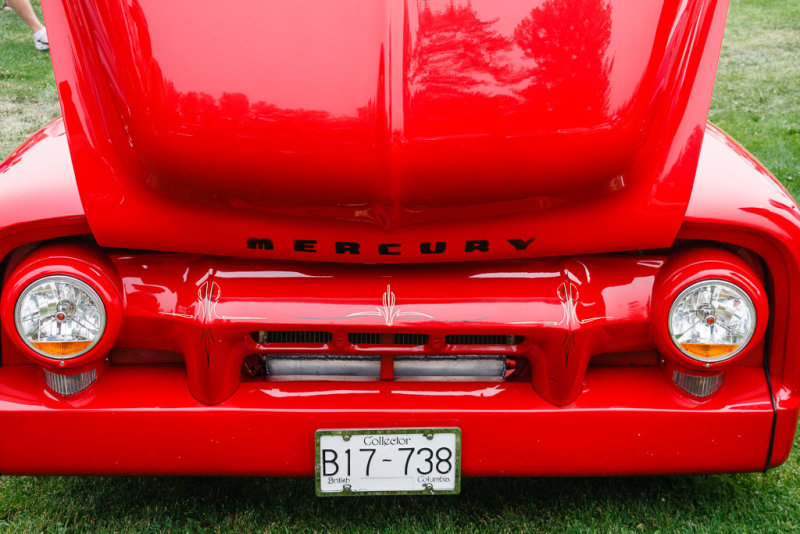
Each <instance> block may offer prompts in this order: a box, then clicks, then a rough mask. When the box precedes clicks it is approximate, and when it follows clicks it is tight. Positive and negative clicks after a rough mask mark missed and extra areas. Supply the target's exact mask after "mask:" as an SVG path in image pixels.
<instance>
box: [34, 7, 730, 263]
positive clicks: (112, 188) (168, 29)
mask: <svg viewBox="0 0 800 534" xmlns="http://www.w3.org/2000/svg"><path fill="white" fill-rule="evenodd" d="M44 4H45V13H46V16H47V25H48V32H49V33H50V39H51V43H52V49H53V62H54V65H55V72H56V79H57V82H58V89H59V95H60V97H61V101H62V107H63V111H64V116H65V120H66V125H67V133H68V136H69V140H70V149H71V152H72V157H73V162H74V166H75V171H76V177H77V181H78V187H79V189H80V193H81V199H82V201H83V204H84V208H85V210H86V214H87V217H88V220H89V223H90V225H91V228H92V231H93V233H94V234H95V236H96V238H97V240H98V242H99V243H100V244H101V245H105V246H112V247H127V248H141V249H153V250H174V251H185V252H205V253H215V254H225V255H241V256H248V255H252V256H257V257H273V258H275V257H277V258H292V257H293V258H297V257H300V258H304V259H312V260H339V261H352V260H357V261H396V262H397V261H431V260H461V259H471V258H477V257H479V258H480V259H486V258H489V257H491V258H507V257H519V256H540V255H553V254H573V253H588V252H607V251H615V250H630V249H644V248H656V247H664V246H668V245H669V244H671V242H672V240H673V239H674V237H675V235H676V233H677V230H678V227H679V225H680V222H681V220H682V217H683V214H684V211H685V209H686V206H687V203H688V199H689V195H690V193H691V188H692V182H693V178H694V171H695V167H696V163H697V158H698V155H699V150H700V142H701V139H702V132H703V128H704V126H705V121H706V116H707V113H708V104H709V100H710V95H711V90H712V85H713V77H714V73H715V67H716V62H717V57H718V53H719V45H720V41H721V36H722V28H723V24H724V16H725V9H726V7H727V1H726V0H721V1H716V0H663V2H657V1H647V2H643V1H641V0H517V1H503V2H498V1H496V0H471V1H468V0H455V1H452V0H416V1H414V0H405V1H404V0H370V1H360V0H303V1H295V2H263V1H252V2H242V3H241V4H242V5H241V6H240V7H237V9H227V8H224V7H223V8H220V6H219V5H218V6H216V7H214V8H211V9H208V8H203V7H200V6H199V5H198V4H197V2H190V1H187V0H170V1H167V2H165V1H161V0H129V1H123V0H93V1H88V0H86V1H82V2H73V1H67V0H45V1H44ZM337 243H339V245H337ZM343 243H344V244H345V245H343ZM426 243H431V244H430V245H426ZM437 243H439V244H438V245H437ZM442 243H444V245H442ZM355 252H358V255H355V254H354V253H355ZM437 252H438V253H437Z"/></svg>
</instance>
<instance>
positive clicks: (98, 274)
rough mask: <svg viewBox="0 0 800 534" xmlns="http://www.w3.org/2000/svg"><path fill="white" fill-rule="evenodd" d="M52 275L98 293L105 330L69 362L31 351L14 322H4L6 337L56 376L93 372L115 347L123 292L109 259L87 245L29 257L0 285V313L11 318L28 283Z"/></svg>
mask: <svg viewBox="0 0 800 534" xmlns="http://www.w3.org/2000/svg"><path fill="white" fill-rule="evenodd" d="M52 275H65V276H70V277H73V278H77V279H78V280H80V281H82V282H85V283H86V284H87V285H89V286H90V287H91V288H92V289H94V290H95V291H97V293H98V295H99V296H100V298H101V299H102V301H103V305H104V307H105V312H106V321H105V323H106V324H105V330H104V331H103V334H102V337H101V339H100V341H99V342H98V343H97V345H95V346H94V347H93V348H92V349H91V350H89V351H88V352H86V353H85V354H82V355H80V356H78V357H75V358H71V359H62V360H55V359H53V358H47V357H45V356H42V355H41V354H38V353H37V352H35V351H33V350H31V349H30V348H29V347H28V346H27V345H26V344H25V342H24V341H22V339H21V338H20V336H19V334H17V331H16V327H15V324H14V320H13V319H12V320H5V321H3V325H2V326H3V330H4V332H5V335H6V337H7V338H8V339H9V340H11V342H12V343H14V344H15V345H16V346H17V348H18V349H19V350H20V351H21V352H22V353H23V354H25V356H27V357H28V358H30V359H31V360H33V361H34V362H36V363H38V364H39V365H41V366H42V367H44V368H46V369H48V370H50V371H53V372H59V373H65V374H73V373H78V372H84V371H86V370H88V369H90V368H96V367H97V366H98V361H100V360H104V359H105V358H106V356H107V355H108V353H109V352H111V350H112V349H113V348H114V347H115V345H116V343H117V338H118V337H119V332H120V328H121V326H122V291H121V284H120V282H119V277H118V276H117V274H116V271H115V270H114V266H113V265H112V264H111V262H110V261H109V259H108V257H107V256H105V255H104V254H102V253H101V252H100V251H99V250H98V249H97V248H96V247H94V246H91V245H88V244H81V243H79V244H72V243H70V244H64V245H50V246H44V247H41V248H38V249H36V250H35V251H34V252H32V253H31V254H30V255H28V256H27V257H26V258H25V259H24V260H23V261H21V262H20V264H19V265H18V266H17V267H16V269H15V270H14V271H13V272H12V273H11V275H10V276H9V277H8V279H7V280H6V282H5V284H4V285H3V291H2V299H0V306H1V307H0V309H2V315H3V316H4V317H8V318H12V317H14V309H15V306H16V304H17V300H18V299H19V296H20V294H21V293H22V292H23V291H24V290H25V288H26V287H28V286H29V285H30V284H31V283H33V282H35V281H36V280H38V279H40V278H44V277H46V276H52Z"/></svg>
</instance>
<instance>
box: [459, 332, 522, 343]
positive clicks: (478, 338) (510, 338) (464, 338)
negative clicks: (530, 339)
mask: <svg viewBox="0 0 800 534" xmlns="http://www.w3.org/2000/svg"><path fill="white" fill-rule="evenodd" d="M524 339H525V337H523V336H515V335H506V334H451V335H449V336H445V338H444V340H445V342H446V343H447V344H448V345H519V344H520V343H522V341H523V340H524Z"/></svg>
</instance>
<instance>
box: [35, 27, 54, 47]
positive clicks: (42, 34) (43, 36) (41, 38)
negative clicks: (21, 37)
mask: <svg viewBox="0 0 800 534" xmlns="http://www.w3.org/2000/svg"><path fill="white" fill-rule="evenodd" d="M33 45H34V46H35V47H36V50H50V42H49V41H48V40H47V29H46V28H42V29H41V30H39V31H38V32H36V33H34V34H33Z"/></svg>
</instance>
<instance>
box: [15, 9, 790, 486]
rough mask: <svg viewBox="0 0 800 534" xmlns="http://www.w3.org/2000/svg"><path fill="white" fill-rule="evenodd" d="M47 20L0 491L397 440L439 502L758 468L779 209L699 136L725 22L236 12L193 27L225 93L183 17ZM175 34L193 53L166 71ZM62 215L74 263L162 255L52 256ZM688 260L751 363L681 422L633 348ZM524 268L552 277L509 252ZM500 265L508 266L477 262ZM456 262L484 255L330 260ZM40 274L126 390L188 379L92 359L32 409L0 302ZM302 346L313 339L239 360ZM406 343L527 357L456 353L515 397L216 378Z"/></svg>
mask: <svg viewBox="0 0 800 534" xmlns="http://www.w3.org/2000/svg"><path fill="white" fill-rule="evenodd" d="M44 3H45V9H46V16H47V22H48V29H49V31H50V32H51V39H52V40H53V43H52V44H53V59H54V63H55V68H56V77H57V82H58V86H59V94H60V96H61V99H62V106H63V109H64V113H65V118H66V128H67V131H68V134H69V150H68V148H67V139H66V137H65V135H64V126H63V124H62V122H61V121H55V122H54V123H52V124H51V125H50V126H48V127H47V128H45V129H44V130H43V131H42V132H40V133H39V134H37V135H36V136H34V138H32V139H31V140H30V141H29V142H28V143H26V144H25V145H23V147H21V148H20V149H19V150H18V151H17V152H15V154H13V155H12V156H11V158H10V159H8V160H7V161H6V162H4V163H3V164H2V165H0V203H2V204H0V207H2V209H0V258H4V259H6V260H8V261H7V270H6V272H5V273H4V275H3V276H4V278H3V280H4V288H3V292H4V295H5V297H4V299H5V300H4V302H3V305H2V309H0V316H1V317H2V320H3V329H4V334H3V336H2V359H3V366H2V368H0V426H2V428H3V429H4V432H3V435H2V436H0V471H3V472H8V473H37V474H53V473H192V474H203V473H205V474H212V473H213V474H280V475H290V474H299V475H309V474H311V472H312V470H313V433H314V431H315V430H316V429H318V428H322V427H328V428H377V427H404V426H408V427H418V426H427V425H437V426H438V425H441V426H458V427H460V428H462V430H463V436H464V451H463V459H464V465H463V467H464V473H465V474H466V475H468V476H469V475H501V474H513V475H533V474H539V475H556V474H573V475H574V474H622V473H688V472H716V471H738V470H759V469H762V468H763V467H764V466H765V465H767V466H775V465H778V464H780V463H781V462H783V461H784V460H785V459H786V457H787V456H788V454H789V451H790V449H791V445H792V441H793V437H794V433H795V429H796V424H797V418H798V411H799V410H800V398H799V397H798V391H800V359H799V358H800V346H799V344H800V329H798V328H797V327H796V325H797V324H798V321H800V318H798V317H797V315H798V313H800V311H797V310H796V309H793V307H792V306H790V303H791V302H792V301H797V300H798V299H800V210H798V207H797V205H796V204H795V203H794V201H793V200H792V198H791V196H790V195H789V194H788V193H787V192H786V191H785V190H784V189H783V188H782V187H781V186H780V185H779V184H778V183H777V182H776V181H775V179H774V178H773V177H771V176H770V175H769V173H768V172H767V171H766V170H765V169H764V168H763V167H762V166H761V165H760V164H758V162H756V161H755V160H754V159H753V158H752V157H751V156H750V155H748V154H747V153H746V152H745V151H744V150H743V149H742V148H741V147H739V146H738V145H736V144H735V142H733V141H732V140H730V139H729V138H728V137H727V136H725V135H724V134H723V133H721V132H720V131H718V130H717V129H716V128H714V127H708V128H706V126H705V116H706V111H707V107H708V99H709V97H710V92H711V85H712V82H713V75H714V67H715V63H716V59H717V53H718V47H719V41H720V39H721V32H722V26H723V19H724V11H725V9H726V6H727V2H725V1H719V2H717V1H714V0H698V1H694V2H678V1H677V0H675V1H673V0H666V1H665V2H663V5H658V6H656V4H648V3H642V2H634V1H633V0H611V1H608V2H602V1H600V0H597V1H594V0H570V1H569V2H554V1H552V0H545V1H543V2H514V3H510V2H500V3H498V2H489V1H488V0H486V1H484V0H480V1H479V0H472V2H471V3H469V4H467V3H462V2H449V1H448V2H435V1H431V2H428V3H424V2H400V1H385V2H372V3H367V4H363V5H362V4H347V3H345V2H306V3H305V4H303V5H304V6H306V7H309V6H310V7H314V8H316V9H309V10H303V9H302V8H300V7H298V6H299V4H286V5H285V6H284V5H281V6H275V5H272V4H268V3H267V4H265V3H256V2H254V3H253V4H252V5H249V6H248V7H247V8H246V9H247V10H248V11H249V13H250V15H251V16H252V18H253V20H258V21H261V22H259V23H260V24H261V23H263V24H264V30H265V31H263V32H254V33H253V32H250V33H247V32H241V31H240V30H239V29H238V28H234V27H233V25H232V23H231V21H226V19H225V17H226V15H225V14H224V13H222V14H219V17H218V18H216V19H215V20H214V25H215V29H216V30H215V32H214V33H215V35H220V36H221V37H224V39H221V40H220V42H225V43H227V44H228V45H230V46H231V47H235V48H236V50H237V51H238V52H241V51H248V52H250V56H251V57H249V59H250V61H251V63H252V65H250V67H251V68H247V69H242V68H240V67H241V65H240V64H238V63H235V62H230V61H229V58H230V57H231V53H230V51H229V50H226V48H225V47H224V46H218V45H214V43H209V42H208V41H207V40H204V39H194V38H193V35H194V34H195V33H196V34H198V35H204V34H205V32H207V30H208V28H207V27H206V26H204V25H207V24H209V20H207V19H209V17H208V14H207V13H203V12H202V11H201V10H197V9H194V8H193V6H189V5H188V4H185V3H183V2H173V3H163V2H155V1H154V0H144V1H141V2H121V1H118V0H101V1H98V2H91V3H90V2H84V3H74V4H73V3H67V2H62V1H60V0H45V2H44ZM425 6H429V8H426V7H425ZM576 10H577V11H576ZM175 12H180V13H181V17H182V18H181V20H182V21H183V23H182V24H181V25H179V26H177V27H176V26H175V25H174V23H173V21H174V19H173V15H174V13H175ZM575 12H580V13H583V14H588V15H587V16H586V17H578V18H576V17H575ZM589 15H591V16H589ZM337 17H338V18H337ZM565 24H569V25H571V31H570V32H568V33H563V31H562V30H563V29H564V25H565ZM576 24H577V26H576ZM354 25H355V26H357V27H358V28H360V29H361V31H359V32H353V31H352V27H353V26H354ZM576 28H577V30H576ZM633 28H635V29H636V31H632V29H633ZM167 35H169V38H166V37H165V36H167ZM251 37H253V38H254V39H255V38H256V37H257V38H258V41H257V42H254V43H250V42H249V41H248V39H250V38H251ZM187 41H190V42H193V43H194V42H199V44H198V46H201V47H204V46H208V47H209V48H208V50H206V51H205V53H203V54H200V53H198V51H197V50H196V49H194V50H192V53H191V55H190V56H189V55H187V54H186V50H187V49H186V46H185V42H187ZM454 43H458V46H455V45H454ZM554 43H557V45H556V44H554ZM278 44H280V46H278ZM573 44H574V46H573ZM246 45H252V46H246ZM574 47H582V51H581V52H579V53H576V50H575V48H574ZM264 48H268V52H269V53H266V52H265V51H264ZM246 55H247V54H246ZM200 57H202V60H203V62H202V65H201V64H199V63H197V62H196V61H197V59H196V58H200ZM532 59H535V61H532ZM300 66H302V68H301V67H300ZM587 80H591V82H592V83H589V82H588V81H587ZM704 132H705V135H704ZM701 144H702V151H700V146H701ZM698 151H699V163H698V164H697V165H695V163H696V162H697V160H698ZM70 153H71V161H70ZM73 164H74V168H75V172H73ZM76 174H77V183H78V186H79V187H76ZM78 189H80V198H79V192H78ZM298 192H299V193H298ZM301 194H302V196H301ZM81 202H83V204H84V205H85V206H86V207H87V216H88V221H89V223H91V226H92V228H91V231H92V232H93V233H92V234H91V237H93V238H96V239H97V241H98V242H99V243H100V245H103V246H125V247H127V248H130V249H133V248H138V249H151V250H152V249H163V250H169V251H170V253H144V252H141V251H140V250H118V249H117V250H114V249H101V248H98V247H96V246H95V245H94V244H93V243H91V239H88V240H84V241H83V242H82V244H81V245H80V246H78V245H76V244H75V243H76V241H75V240H71V241H69V242H65V241H63V240H60V241H59V242H56V243H53V242H50V240H52V239H54V238H63V237H66V236H75V235H79V234H89V231H90V230H89V226H87V222H86V221H87V218H86V217H84V210H83V208H82V205H81ZM251 238H257V239H258V240H257V241H254V242H251V244H252V245H253V246H255V247H256V248H255V249H249V248H248V239H251ZM38 242H43V246H41V248H39V249H38V251H36V252H34V253H33V254H34V255H33V256H31V255H29V254H30V253H31V250H33V249H34V248H35V247H37V246H39V245H37V243H38ZM87 242H88V245H87ZM337 242H338V243H340V245H339V246H338V248H337V245H336V243H337ZM698 242H702V248H699V247H698ZM710 242H711V243H710ZM713 242H716V243H717V245H714V244H713ZM438 243H444V250H442V246H441V245H439V244H438ZM426 244H427V245H426ZM268 245H271V246H272V248H270V247H269V246H268ZM381 245H384V247H382V248H381ZM87 246H88V247H89V248H88V249H87V248H85V247H87ZM259 246H260V247H261V248H258V247H259ZM76 247H77V248H76ZM669 247H675V248H669ZM686 247H688V248H689V249H691V250H692V251H693V252H692V253H691V254H699V253H700V252H698V251H702V254H703V259H702V260H699V259H690V260H686V256H684V257H683V258H684V259H683V260H682V261H689V262H690V263H692V264H693V265H694V266H695V267H689V268H688V269H689V270H690V271H691V270H692V269H699V267H697V266H698V265H701V262H708V261H711V262H716V267H715V268H718V267H719V265H721V264H722V263H726V264H727V265H730V266H732V267H733V268H734V269H741V270H742V272H743V273H745V274H744V277H745V279H746V281H748V282H752V283H753V287H755V291H760V290H761V288H760V285H761V283H762V282H761V281H759V280H763V285H764V286H765V287H764V289H765V292H766V295H767V297H768V299H769V312H768V315H769V324H768V325H761V326H766V333H765V340H764V342H763V343H760V344H758V345H755V346H754V347H753V349H752V350H751V351H750V352H749V353H748V354H743V355H742V357H741V359H737V360H736V361H735V362H733V363H732V364H730V365H727V366H723V367H722V368H721V369H720V370H723V371H724V372H725V380H724V383H723V385H722V387H721V389H720V390H719V391H718V392H717V393H715V394H714V395H712V396H711V397H709V398H708V399H706V400H704V401H699V400H698V399H695V398H693V397H691V396H689V395H687V394H685V393H683V392H681V391H680V390H679V389H678V388H677V387H675V386H674V385H673V384H672V383H671V376H670V374H669V371H670V370H671V369H673V368H674V366H675V365H679V362H680V360H679V359H675V360H674V363H669V364H668V365H663V364H661V363H660V362H659V360H660V358H659V357H658V354H657V352H656V349H657V348H658V346H659V342H658V336H659V335H660V334H659V332H660V330H659V328H660V327H661V325H660V322H661V320H660V319H658V317H659V310H662V309H663V307H664V306H666V303H665V302H664V299H665V298H667V297H664V296H662V295H663V294H666V295H669V294H670V292H669V291H665V292H663V293H659V289H663V288H660V285H661V284H663V283H665V282H664V279H668V278H669V277H666V276H663V277H661V278H660V277H659V274H663V273H667V272H669V270H670V269H672V267H671V265H673V263H674V262H675V261H678V259H679V258H680V257H681V256H680V255H679V254H678V253H676V252H677V251H679V250H682V249H683V248H686ZM719 247H722V248H725V249H728V252H720V248H719ZM654 248H660V249H661V250H658V251H655V252H645V253H632V252H626V251H630V250H643V249H654ZM87 250H88V251H87ZM356 250H358V252H359V253H358V254H357V255H356V254H354V252H356ZM187 251H192V252H197V253H199V254H195V255H189V254H181V252H187ZM380 252H384V253H385V254H380ZM596 252H616V253H618V254H607V255H593V253H596ZM395 253H399V255H396V254H395ZM200 254H202V255H200ZM208 254H218V256H213V255H208ZM568 254H572V255H574V256H567V255H568ZM733 254H735V255H736V256H732V255H733ZM37 255H38V256H37ZM219 255H227V256H228V257H223V256H219ZM248 255H252V256H256V258H254V259H241V258H238V259H237V257H239V256H248ZM545 255H552V256H557V257H554V258H541V259H535V260H531V259H530V257H534V256H545ZM68 257H69V258H72V259H70V260H68V261H67V260H64V258H68ZM265 258H269V260H265ZM287 258H291V259H294V260H329V261H339V262H348V263H350V265H344V264H338V265H337V264H333V263H323V262H319V261H317V262H301V261H293V262H289V261H283V260H285V259H287ZM501 258H518V261H506V262H501V261H485V260H491V259H501ZM519 258H524V259H519ZM731 258H735V259H731ZM37 259H38V261H39V263H38V264H34V263H32V262H34V260H37ZM461 259H469V260H475V259H479V260H482V261H480V262H475V263H471V264H466V263H448V264H441V265H431V264H430V263H428V264H426V265H354V264H355V263H367V264H368V263H384V264H385V263H409V262H411V263H413V262H422V261H424V262H437V261H439V262H441V261H443V260H461ZM665 261H666V262H667V263H666V264H665V263H664V262H665ZM45 263H51V265H49V266H47V267H43V265H44V264H45ZM92 265H96V266H99V267H92ZM665 265H666V266H665ZM64 266H66V267H68V268H71V269H74V270H78V271H82V272H83V273H84V274H85V275H86V276H90V277H91V276H93V275H96V274H97V273H96V272H95V273H90V272H88V271H92V270H93V269H100V271H101V274H102V276H105V277H107V278H108V279H109V280H112V283H111V285H112V286H115V288H116V289H114V290H115V291H118V292H119V299H120V309H119V310H113V309H112V313H115V314H117V315H118V317H116V318H115V319H113V320H112V321H116V324H119V326H120V335H119V337H118V338H116V339H115V340H114V341H116V343H114V345H115V347H117V348H118V349H125V350H127V351H129V352H128V355H129V356H128V360H127V361H128V363H129V364H130V363H131V362H136V361H139V362H142V361H145V360H146V358H145V356H146V355H147V354H148V351H153V350H157V351H162V352H163V354H177V355H178V359H179V360H183V362H184V363H185V366H148V365H142V364H141V363H140V364H138V365H115V364H113V363H111V362H105V361H102V360H100V359H97V360H93V361H94V362H95V365H100V367H99V371H100V373H99V378H98V381H97V382H96V383H95V384H94V385H93V386H91V387H90V388H89V389H88V390H87V391H86V392H84V393H81V394H78V395H76V396H73V397H70V398H62V397H58V396H56V395H54V394H52V393H50V392H48V390H46V389H45V386H44V381H43V378H42V370H41V367H40V366H39V365H38V364H34V363H32V360H31V355H30V354H28V353H26V351H25V349H24V347H21V346H20V345H19V344H15V343H14V342H13V336H14V335H15V334H14V332H13V328H11V327H10V326H11V325H9V323H8V318H9V314H8V309H9V306H10V304H9V303H10V302H12V301H13V300H14V297H13V295H14V294H15V291H16V290H17V289H18V288H16V285H15V284H16V282H15V281H16V280H19V279H20V278H22V277H24V276H25V273H26V272H30V271H31V270H33V269H38V268H43V269H45V271H47V272H57V271H58V270H59V269H64V268H65V267H64ZM87 268H88V271H86V269H87ZM42 272H44V271H42ZM703 272H706V271H703ZM87 273H88V274H87ZM690 274H693V273H690ZM716 275H720V273H719V272H717V273H716ZM115 280H116V281H117V282H113V281H115ZM117 284H118V285H117ZM654 289H655V293H654ZM751 289H752V288H751ZM109 291H111V290H109ZM111 300H113V299H111ZM112 308H113V306H112ZM794 308H796V306H795V307H794ZM764 315H766V314H765V313H763V312H762V313H760V316H762V317H763V316H764ZM312 326H313V327H314V329H325V330H329V331H331V332H332V334H333V339H332V340H331V342H330V343H328V344H325V345H324V346H321V347H311V346H294V347H290V346H280V345H278V346H276V345H270V346H266V345H265V344H263V343H257V342H256V341H255V340H254V339H253V338H252V336H250V333H251V332H253V331H254V330H262V329H286V330H293V329H309V328H311V327H312ZM419 330H423V331H424V333H427V334H429V335H430V338H431V342H430V343H429V344H426V346H425V347H423V348H417V349H414V350H417V351H419V352H420V353H426V354H432V355H435V354H447V353H448V351H450V352H456V350H458V351H461V350H464V348H463V347H458V348H457V349H456V348H454V347H452V346H450V345H449V344H447V343H445V342H443V341H442V338H443V337H444V336H445V335H447V334H449V333H460V334H463V333H501V334H508V335H522V336H525V341H524V342H522V343H520V344H519V345H515V346H513V347H498V346H495V347H489V348H486V347H484V348H483V349H481V351H482V352H483V353H503V354H506V353H507V354H510V355H513V356H520V357H524V358H525V359H526V360H527V361H529V362H530V372H529V374H528V375H525V377H523V378H522V379H518V380H516V381H506V382H500V383H491V384H489V383H469V384H465V383H444V382H434V383H412V382H407V383H402V382H395V381H390V380H385V381H376V382H370V383H352V382H326V383H316V382H302V383H300V382H298V383H279V382H273V381H267V380H262V381H242V376H241V371H240V370H241V364H242V360H243V359H244V358H245V357H246V356H248V355H250V354H254V353H261V352H270V351H280V352H293V351H294V352H299V351H304V352H314V351H317V352H323V353H325V352H328V353H345V354H351V353H363V352H372V353H378V354H382V355H392V354H396V353H401V352H403V351H405V352H409V351H410V349H402V348H400V349H398V348H397V347H360V346H356V345H353V344H352V343H349V342H348V341H347V333H349V332H353V331H367V332H379V333H388V332H404V333H414V332H416V331H419ZM109 343H110V342H109ZM662 345H663V343H662ZM137 351H138V352H137ZM661 351H662V352H664V353H666V352H667V351H666V350H665V349H664V348H663V346H662V347H661ZM411 352H413V351H411ZM142 355H145V356H142ZM98 356H99V353H98ZM666 356H668V355H666ZM762 356H763V359H764V360H765V361H766V362H767V370H768V371H769V379H770V381H769V382H767V377H766V375H765V369H763V368H762ZM137 358H138V359H137ZM121 361H122V359H120V362H121ZM101 362H102V363H101ZM82 363H85V362H79V364H82ZM592 363H593V364H594V365H592ZM632 363H633V364H636V366H635V367H629V366H628V365H629V364H632ZM80 369H82V367H78V368H76V370H80ZM715 372H716V371H715ZM385 378H388V376H387V377H385ZM518 378H519V377H518ZM768 386H769V387H768ZM771 392H773V393H774V399H773V398H771V396H770V394H771ZM773 403H774V409H773ZM773 423H774V433H773V432H772V429H773ZM134 429H135V430H134ZM278 438H281V439H278ZM54 442H58V443H60V444H62V445H63V448H65V449H66V450H69V451H70V454H69V455H63V454H62V455H57V454H56V455H54V454H53V453H52V451H53V449H52V443H54ZM770 447H771V449H770ZM770 450H771V452H770ZM254 451H256V452H255V453H254ZM587 451H591V453H590V454H587Z"/></svg>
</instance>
